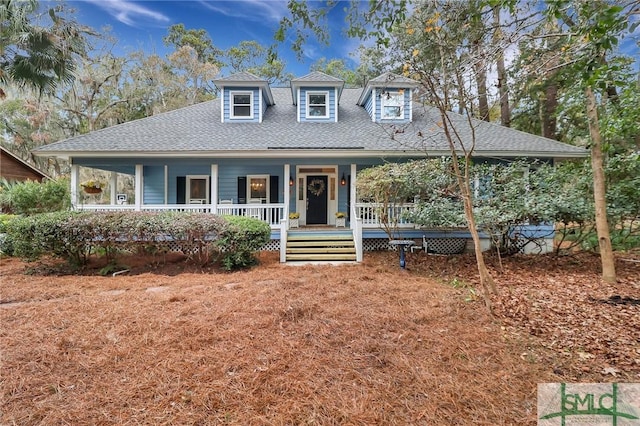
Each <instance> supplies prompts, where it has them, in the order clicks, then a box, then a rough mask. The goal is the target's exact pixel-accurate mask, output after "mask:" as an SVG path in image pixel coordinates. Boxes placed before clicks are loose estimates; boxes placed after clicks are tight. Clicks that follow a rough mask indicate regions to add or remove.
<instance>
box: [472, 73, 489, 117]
mask: <svg viewBox="0 0 640 426" xmlns="http://www.w3.org/2000/svg"><path fill="white" fill-rule="evenodd" d="M475 71H476V86H477V89H478V118H479V119H480V120H484V121H489V102H488V101H487V68H486V66H485V64H484V62H483V61H479V62H476V66H475Z"/></svg>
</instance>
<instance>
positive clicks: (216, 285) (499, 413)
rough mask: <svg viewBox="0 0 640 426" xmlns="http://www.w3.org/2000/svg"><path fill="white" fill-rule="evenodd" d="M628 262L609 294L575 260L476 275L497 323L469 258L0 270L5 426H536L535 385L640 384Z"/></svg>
mask: <svg viewBox="0 0 640 426" xmlns="http://www.w3.org/2000/svg"><path fill="white" fill-rule="evenodd" d="M623 257H624V258H625V259H627V260H622V259H619V261H618V264H617V266H618V272H619V275H620V283H619V284H618V285H616V286H610V285H604V284H601V283H600V280H599V278H598V259H597V257H594V256H592V255H588V254H582V255H578V256H574V257H565V258H555V257H551V256H538V257H516V258H510V259H506V260H505V264H504V271H499V269H498V267H497V266H496V265H497V262H496V260H495V259H489V262H490V264H491V265H492V266H491V267H492V269H493V274H494V275H495V276H496V278H497V281H498V283H499V287H500V294H499V295H498V296H494V297H493V304H494V310H495V317H493V318H492V317H491V316H490V315H488V314H487V312H486V311H485V308H484V305H483V303H482V302H480V301H474V300H473V299H474V297H473V291H472V286H473V285H475V284H476V282H475V280H476V278H475V276H476V274H475V261H474V259H473V256H466V255H464V256H452V257H444V256H427V255H425V254H418V253H416V254H410V255H409V257H408V265H409V269H408V270H406V271H402V270H400V269H399V268H398V266H397V265H398V262H397V257H396V255H395V254H393V253H367V254H366V255H365V262H364V263H363V264H361V265H341V266H327V265H315V266H314V265H309V266H300V267H292V266H284V265H280V264H279V263H278V262H277V254H275V253H262V254H261V265H260V266H259V267H256V268H253V269H251V270H249V271H245V272H236V273H222V272H220V271H219V270H217V269H215V268H211V269H202V268H198V267H195V266H193V265H189V264H186V263H184V262H181V261H178V260H177V259H173V260H171V261H170V262H169V263H168V264H167V265H166V266H164V267H162V268H159V269H153V268H149V267H146V268H143V267H141V266H135V265H132V263H133V262H134V260H133V259H130V260H129V264H130V266H132V270H131V272H130V274H129V275H126V274H123V275H119V276H116V277H101V276H95V275H89V274H87V275H61V274H59V273H58V274H53V275H52V273H55V272H56V271H57V269H56V268H55V267H42V266H35V265H32V264H24V263H22V262H20V261H17V260H15V259H2V265H1V266H0V280H1V281H0V285H1V287H0V290H1V292H0V296H1V299H0V316H1V317H0V319H1V321H2V327H1V329H0V345H1V348H0V349H1V352H2V353H1V357H2V358H1V363H2V365H1V382H0V391H1V394H0V399H1V404H2V405H1V407H0V424H3V425H13V424H18V425H35V424H39V425H64V424H69V425H84V424H91V425H116V424H117V425H135V424H149V425H169V424H171V425H215V424H234V425H288V424H290V425H298V424H320V425H337V424H341V425H368V424H389V425H393V424H403V425H404V424H415V425H456V424H459V425H469V424H486V425H501V424H513V425H522V424H535V421H536V385H537V383H541V382H571V381H582V382H600V381H608V382H609V381H618V382H638V381H640V352H639V351H640V346H639V344H638V342H639V341H640V335H639V333H640V332H639V330H640V306H639V305H636V304H634V303H633V302H634V301H635V300H637V299H640V284H639V283H640V264H639V263H637V260H639V258H640V257H639V256H632V255H626V256H623ZM629 260H635V262H634V261H629ZM138 263H139V264H144V259H138ZM94 272H95V271H94ZM612 296H620V297H619V298H615V297H613V298H611V297H612ZM617 302H621V303H617Z"/></svg>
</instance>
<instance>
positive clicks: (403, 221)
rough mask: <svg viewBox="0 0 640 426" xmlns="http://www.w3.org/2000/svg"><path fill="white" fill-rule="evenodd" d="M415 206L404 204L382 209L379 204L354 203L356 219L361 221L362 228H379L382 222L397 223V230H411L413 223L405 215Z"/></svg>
mask: <svg viewBox="0 0 640 426" xmlns="http://www.w3.org/2000/svg"><path fill="white" fill-rule="evenodd" d="M414 208H415V204H413V203H405V204H397V205H391V206H387V207H386V208H385V207H384V205H383V204H380V203H356V206H355V210H356V218H360V219H362V227H363V228H380V227H381V225H382V223H383V220H382V219H385V218H386V219H387V223H397V224H398V227H399V228H413V227H414V226H415V225H414V223H413V222H411V221H409V220H408V219H407V215H408V214H409V213H410V212H412V211H413V209H414Z"/></svg>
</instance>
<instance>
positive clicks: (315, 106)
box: [291, 71, 344, 123]
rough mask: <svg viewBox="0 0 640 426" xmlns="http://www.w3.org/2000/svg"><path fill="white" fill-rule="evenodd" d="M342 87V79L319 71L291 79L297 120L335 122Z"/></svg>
mask: <svg viewBox="0 0 640 426" xmlns="http://www.w3.org/2000/svg"><path fill="white" fill-rule="evenodd" d="M343 88H344V80H340V79H339V78H336V77H332V76H330V75H327V74H325V73H323V72H319V71H314V72H312V73H309V74H307V75H305V76H304V77H300V78H296V79H293V80H291V96H292V97H293V104H294V105H296V106H297V108H296V111H297V120H298V122H321V123H322V122H331V123H335V122H337V121H338V106H339V104H340V95H341V94H342V89H343Z"/></svg>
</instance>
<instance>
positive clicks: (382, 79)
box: [369, 72, 418, 87]
mask: <svg viewBox="0 0 640 426" xmlns="http://www.w3.org/2000/svg"><path fill="white" fill-rule="evenodd" d="M391 82H393V83H398V84H402V85H403V86H405V87H415V86H416V85H417V84H418V82H417V81H415V80H413V79H410V78H407V77H405V76H403V75H399V74H394V73H392V72H385V73H384V74H382V75H379V76H378V77H376V78H372V79H371V80H369V84H371V85H372V86H376V87H378V86H384V85H386V84H389V83H391Z"/></svg>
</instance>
